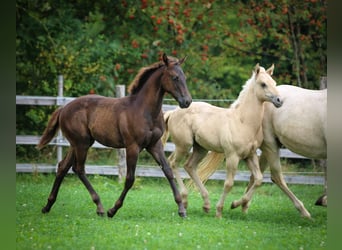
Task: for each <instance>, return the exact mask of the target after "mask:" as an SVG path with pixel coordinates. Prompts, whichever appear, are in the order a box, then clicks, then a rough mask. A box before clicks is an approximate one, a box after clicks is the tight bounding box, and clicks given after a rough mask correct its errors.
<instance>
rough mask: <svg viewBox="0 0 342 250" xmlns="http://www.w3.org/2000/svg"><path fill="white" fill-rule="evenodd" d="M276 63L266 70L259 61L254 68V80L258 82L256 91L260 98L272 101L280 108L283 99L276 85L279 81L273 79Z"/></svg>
mask: <svg viewBox="0 0 342 250" xmlns="http://www.w3.org/2000/svg"><path fill="white" fill-rule="evenodd" d="M273 69H274V64H272V66H271V67H270V68H269V69H267V70H265V69H264V68H263V67H260V66H259V63H258V64H257V65H256V66H255V68H254V72H253V73H254V81H255V84H256V88H255V91H256V93H257V96H258V98H259V99H261V100H263V101H266V102H272V103H273V105H274V106H275V107H277V108H279V107H280V106H281V105H282V104H283V101H282V100H281V99H280V97H279V94H278V91H277V88H276V85H277V83H276V82H275V81H274V80H273V78H272V74H273Z"/></svg>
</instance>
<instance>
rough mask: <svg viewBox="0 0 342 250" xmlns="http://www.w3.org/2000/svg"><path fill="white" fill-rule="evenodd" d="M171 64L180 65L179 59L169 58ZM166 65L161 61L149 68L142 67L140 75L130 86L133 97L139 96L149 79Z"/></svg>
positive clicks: (129, 91)
mask: <svg viewBox="0 0 342 250" xmlns="http://www.w3.org/2000/svg"><path fill="white" fill-rule="evenodd" d="M168 59H169V63H175V64H176V63H178V59H177V58H174V57H170V56H168ZM164 65H165V63H164V62H163V61H159V62H156V63H153V64H151V65H150V66H147V67H142V68H141V69H140V70H139V72H138V74H137V75H136V76H135V77H134V79H133V81H132V82H131V84H130V85H129V86H128V93H129V94H131V95H134V94H137V93H138V92H139V91H140V89H141V88H142V87H143V86H144V84H145V83H146V82H147V79H148V78H149V77H150V76H151V75H152V74H153V73H154V72H155V71H156V70H158V69H159V68H160V67H163V66H164Z"/></svg>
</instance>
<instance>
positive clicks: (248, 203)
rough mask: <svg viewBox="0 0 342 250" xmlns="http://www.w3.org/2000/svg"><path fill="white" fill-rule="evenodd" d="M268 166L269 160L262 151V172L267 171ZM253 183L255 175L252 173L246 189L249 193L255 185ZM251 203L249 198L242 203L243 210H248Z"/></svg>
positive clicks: (260, 166) (260, 162)
mask: <svg viewBox="0 0 342 250" xmlns="http://www.w3.org/2000/svg"><path fill="white" fill-rule="evenodd" d="M267 167H268V162H267V160H266V158H265V155H264V154H263V153H261V155H260V160H259V168H260V171H261V174H263V173H264V172H265V170H266V168H267ZM253 184H254V177H253V175H252V174H251V176H250V178H249V183H248V186H247V188H246V190H245V193H247V192H248V191H249V189H250V188H251V187H252V186H253ZM250 204H251V200H249V201H248V202H246V203H244V204H242V211H244V212H247V210H248V208H249V206H250Z"/></svg>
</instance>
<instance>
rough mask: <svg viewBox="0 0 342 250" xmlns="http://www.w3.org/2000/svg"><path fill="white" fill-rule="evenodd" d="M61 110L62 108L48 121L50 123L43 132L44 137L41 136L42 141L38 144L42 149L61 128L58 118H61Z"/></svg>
mask: <svg viewBox="0 0 342 250" xmlns="http://www.w3.org/2000/svg"><path fill="white" fill-rule="evenodd" d="M61 111H62V108H59V109H57V110H56V111H55V112H53V113H52V116H51V118H50V120H49V122H48V125H47V127H46V129H45V130H44V133H43V135H42V137H41V138H40V141H39V143H38V145H37V148H38V149H42V148H43V147H44V146H45V145H46V144H48V143H49V142H50V141H51V140H52V138H53V137H54V136H55V134H56V132H57V130H58V128H59V122H58V120H59V114H60V112H61Z"/></svg>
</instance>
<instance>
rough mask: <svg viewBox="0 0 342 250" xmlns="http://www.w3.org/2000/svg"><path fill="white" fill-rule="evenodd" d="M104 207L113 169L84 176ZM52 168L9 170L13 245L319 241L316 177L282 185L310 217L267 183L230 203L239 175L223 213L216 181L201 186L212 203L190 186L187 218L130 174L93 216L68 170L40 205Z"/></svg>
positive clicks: (279, 245)
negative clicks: (102, 212)
mask: <svg viewBox="0 0 342 250" xmlns="http://www.w3.org/2000/svg"><path fill="white" fill-rule="evenodd" d="M89 179H90V181H91V183H92V184H93V186H94V188H95V190H96V191H97V192H98V194H99V195H100V197H101V200H102V203H103V205H104V207H105V209H106V210H107V209H108V208H110V207H112V206H113V204H114V202H115V200H116V199H117V198H118V196H119V194H120V192H121V190H122V187H123V184H122V183H119V182H118V180H117V178H116V177H115V176H100V175H91V176H89ZM53 180H54V175H52V174H37V173H33V174H17V175H16V248H17V249H63V250H65V249H81V250H82V249H88V250H90V249H92V250H94V249H286V250H288V249H310V250H312V249H327V209H326V208H324V207H318V206H315V205H314V202H315V201H316V199H317V198H318V196H319V195H320V194H321V193H322V191H323V187H322V186H320V185H289V186H290V188H291V190H292V191H293V192H294V193H295V194H296V195H297V196H298V198H299V199H301V200H302V201H303V202H304V204H305V206H306V208H307V209H308V210H309V212H310V213H311V216H312V220H308V219H304V218H301V217H300V214H299V212H298V211H297V210H296V209H295V208H294V206H293V204H292V203H291V202H290V200H289V199H288V197H287V196H285V195H284V194H283V193H282V191H281V190H280V189H279V188H278V187H277V186H275V185H273V184H268V183H264V184H263V185H262V186H261V187H260V188H259V189H257V191H256V194H255V196H254V197H253V200H252V204H251V206H250V208H249V212H248V213H247V214H243V213H242V212H241V209H239V208H237V209H234V210H232V209H230V203H231V202H232V201H233V200H234V199H238V198H240V196H241V195H242V194H243V192H244V189H245V187H246V184H247V183H245V182H236V183H235V186H234V187H233V189H232V191H231V193H230V194H229V195H228V196H227V199H226V203H225V207H224V212H223V217H222V218H221V219H218V218H216V217H215V204H216V202H217V201H218V199H219V195H220V194H221V191H222V187H223V182H222V181H214V180H210V181H208V182H207V184H206V186H207V188H208V191H209V194H210V201H211V206H212V209H211V210H210V212H209V213H204V212H203V211H202V198H201V196H200V194H199V193H198V191H196V190H191V191H190V193H189V206H188V209H187V215H188V216H187V218H185V219H182V218H180V217H179V216H178V214H177V206H176V204H175V202H174V200H173V196H172V193H171V189H170V187H169V185H168V183H167V180H166V179H164V178H137V179H136V182H135V184H134V187H133V188H132V189H131V190H130V192H129V193H128V195H127V197H126V200H125V203H124V205H123V207H122V208H121V209H120V210H119V212H118V213H117V214H116V215H115V216H114V217H113V218H107V217H99V216H97V214H96V212H95V209H96V207H95V205H94V204H93V202H92V201H91V199H90V196H89V194H88V192H87V190H86V189H85V187H84V186H83V184H82V183H81V182H80V181H79V180H78V178H77V177H75V176H74V175H68V176H67V177H66V178H65V180H64V182H63V184H62V186H61V189H60V192H59V196H58V198H57V201H56V203H55V205H54V206H53V207H52V209H51V211H50V213H48V214H42V213H41V208H42V206H43V205H45V203H46V199H47V197H48V194H49V192H50V189H51V187H52V183H53Z"/></svg>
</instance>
